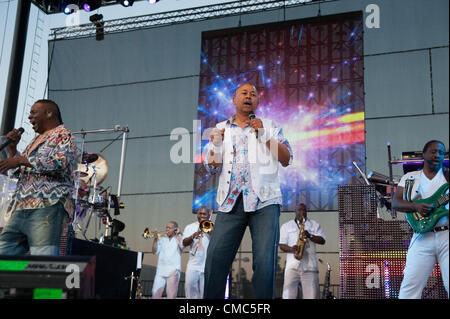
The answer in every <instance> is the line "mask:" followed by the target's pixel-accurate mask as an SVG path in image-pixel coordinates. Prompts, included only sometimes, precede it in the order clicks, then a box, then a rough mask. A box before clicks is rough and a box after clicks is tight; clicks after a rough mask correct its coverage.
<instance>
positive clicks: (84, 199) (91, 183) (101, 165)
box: [73, 152, 114, 239]
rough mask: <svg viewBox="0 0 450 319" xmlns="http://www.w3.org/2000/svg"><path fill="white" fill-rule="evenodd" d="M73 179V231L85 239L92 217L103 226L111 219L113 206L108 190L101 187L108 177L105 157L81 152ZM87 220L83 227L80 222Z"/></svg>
mask: <svg viewBox="0 0 450 319" xmlns="http://www.w3.org/2000/svg"><path fill="white" fill-rule="evenodd" d="M73 176H74V179H75V187H76V189H77V191H76V192H75V199H76V217H75V218H74V226H75V227H74V230H75V231H77V230H78V231H81V234H82V235H83V237H84V238H85V239H87V238H86V232H87V230H88V227H89V224H90V222H91V219H92V217H93V216H94V215H96V216H97V217H98V218H100V219H101V220H102V221H103V223H104V224H106V222H107V221H108V220H109V219H110V218H111V216H110V215H109V209H110V208H111V206H114V202H113V201H112V199H111V198H110V197H111V196H112V195H110V194H109V192H108V189H109V187H107V188H104V187H102V186H101V184H102V183H103V182H104V181H105V179H106V177H107V176H108V162H107V160H106V159H105V157H104V156H103V155H101V154H97V153H87V152H83V155H82V158H81V163H79V164H78V165H77V169H76V171H74V172H73ZM85 218H87V221H86V223H85V225H84V226H82V225H81V224H82V221H83V220H84V219H85Z"/></svg>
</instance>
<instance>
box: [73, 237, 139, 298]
mask: <svg viewBox="0 0 450 319" xmlns="http://www.w3.org/2000/svg"><path fill="white" fill-rule="evenodd" d="M69 245H70V254H71V255H72V256H95V257H96V267H95V295H96V298H100V299H128V298H130V295H133V294H132V293H130V287H131V282H130V280H131V276H132V275H133V274H136V273H137V272H136V270H137V268H138V253H137V252H135V251H131V250H127V249H122V248H116V247H112V246H108V245H104V244H99V243H96V242H92V241H87V240H81V239H78V238H71V239H70V240H69Z"/></svg>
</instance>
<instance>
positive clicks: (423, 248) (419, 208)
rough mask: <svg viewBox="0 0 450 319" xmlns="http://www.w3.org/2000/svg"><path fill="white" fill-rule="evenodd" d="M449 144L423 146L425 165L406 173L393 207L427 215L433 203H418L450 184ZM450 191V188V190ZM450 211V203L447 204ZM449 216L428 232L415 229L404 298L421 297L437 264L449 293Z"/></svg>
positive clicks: (437, 143)
mask: <svg viewBox="0 0 450 319" xmlns="http://www.w3.org/2000/svg"><path fill="white" fill-rule="evenodd" d="M444 154H445V145H444V143H442V142H441V141H437V140H432V141H429V142H427V143H426V144H425V146H424V148H423V159H424V164H423V168H422V170H420V171H415V172H410V173H408V174H406V175H404V176H403V177H402V178H401V180H400V182H399V184H398V187H397V190H396V192H395V194H394V197H393V199H392V208H393V209H395V210H398V211H401V212H418V213H419V214H420V215H422V216H427V215H428V214H429V213H430V212H431V211H432V210H433V205H431V204H426V203H414V202H413V201H415V200H417V199H419V198H422V199H425V198H428V197H430V196H432V195H434V193H435V192H436V191H437V190H438V189H439V188H440V187H441V186H442V185H444V184H445V183H448V170H447V169H445V170H444V169H443V166H442V164H443V161H444ZM447 193H448V190H447ZM446 209H447V211H448V203H447V205H446ZM448 219H449V218H448V215H446V216H443V217H441V218H440V219H439V220H438V221H437V223H436V225H435V226H434V228H433V229H432V230H430V231H428V232H425V233H418V232H415V233H414V234H413V236H412V238H411V242H410V244H409V248H408V254H407V256H406V265H405V269H404V270H403V275H404V277H403V281H402V284H401V287H400V293H399V298H400V299H419V298H421V297H422V291H423V289H424V288H425V286H426V284H427V281H428V277H429V276H430V274H431V272H432V271H433V268H434V265H435V264H436V263H439V265H440V268H441V274H442V279H443V280H444V286H445V290H446V291H447V295H448V282H449V277H448V239H449V233H448V228H449V225H448Z"/></svg>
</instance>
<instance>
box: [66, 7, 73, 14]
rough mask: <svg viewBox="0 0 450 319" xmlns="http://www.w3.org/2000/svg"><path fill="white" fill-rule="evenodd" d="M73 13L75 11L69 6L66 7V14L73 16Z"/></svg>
mask: <svg viewBox="0 0 450 319" xmlns="http://www.w3.org/2000/svg"><path fill="white" fill-rule="evenodd" d="M72 12H73V9H71V8H69V6H66V7H65V8H64V14H71V13H72Z"/></svg>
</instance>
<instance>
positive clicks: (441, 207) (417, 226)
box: [406, 183, 449, 233]
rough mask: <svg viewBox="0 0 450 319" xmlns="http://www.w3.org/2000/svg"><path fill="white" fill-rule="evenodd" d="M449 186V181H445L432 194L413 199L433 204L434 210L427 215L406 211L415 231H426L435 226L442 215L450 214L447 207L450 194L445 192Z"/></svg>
mask: <svg viewBox="0 0 450 319" xmlns="http://www.w3.org/2000/svg"><path fill="white" fill-rule="evenodd" d="M448 186H449V185H448V183H445V184H444V185H442V186H441V187H440V188H439V189H438V190H437V191H436V192H435V193H434V194H433V195H432V196H430V197H428V198H424V199H419V200H415V201H413V203H425V204H431V205H433V210H432V211H431V212H430V213H429V214H428V215H427V216H425V217H424V216H422V215H421V214H419V213H418V212H411V213H406V220H407V221H408V223H409V225H410V226H411V228H412V229H413V230H414V231H416V232H418V233H426V232H428V231H430V230H432V229H433V228H434V225H436V223H437V221H438V220H439V219H440V218H441V217H443V216H445V215H448V209H446V208H445V205H447V203H448V200H449V194H448V193H447V194H445V193H446V192H447V190H448Z"/></svg>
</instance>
